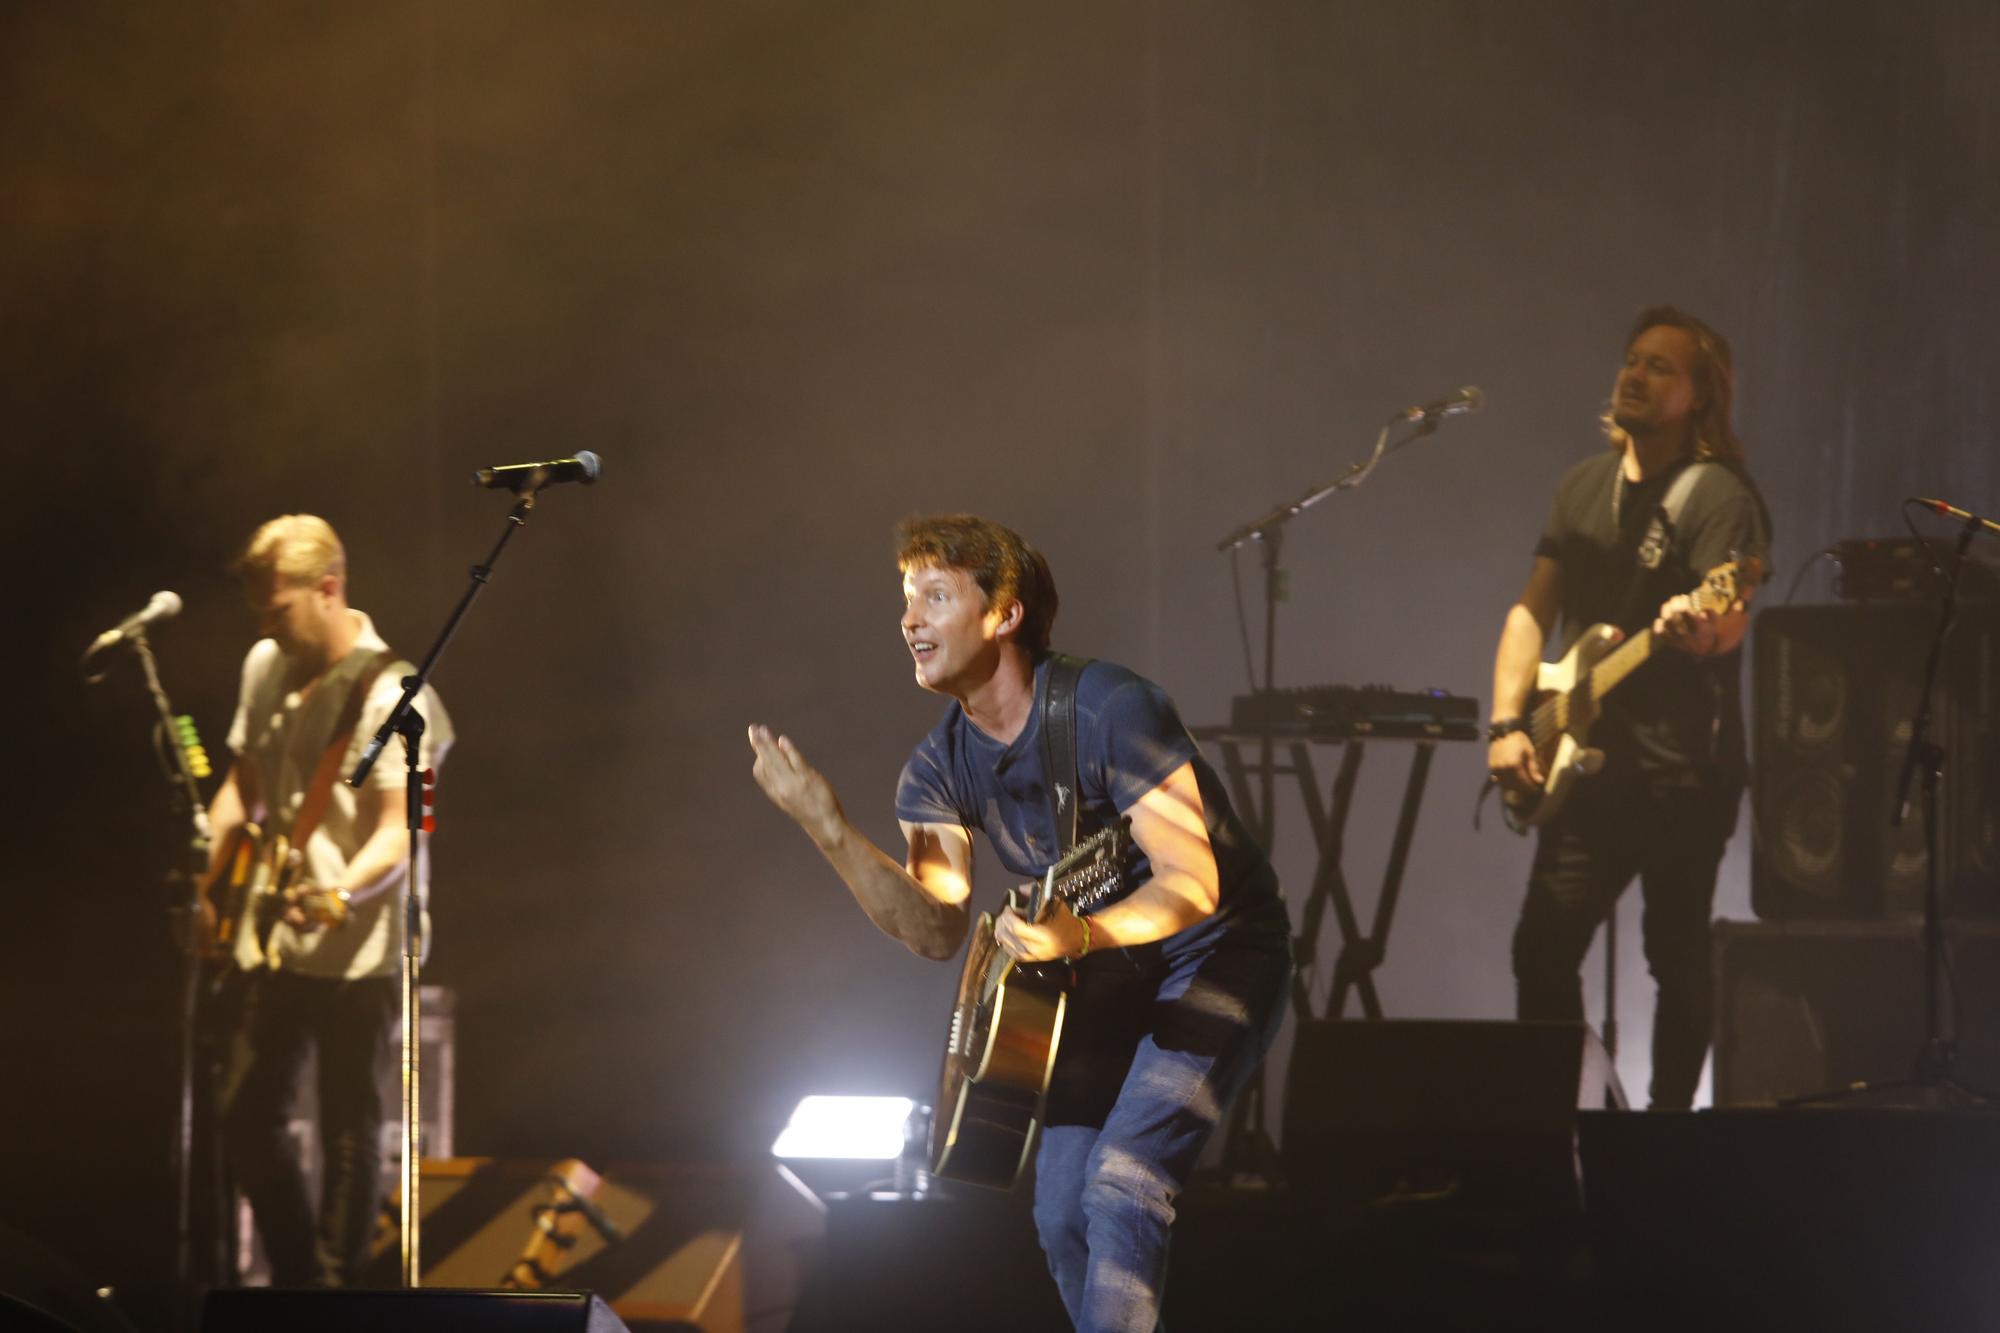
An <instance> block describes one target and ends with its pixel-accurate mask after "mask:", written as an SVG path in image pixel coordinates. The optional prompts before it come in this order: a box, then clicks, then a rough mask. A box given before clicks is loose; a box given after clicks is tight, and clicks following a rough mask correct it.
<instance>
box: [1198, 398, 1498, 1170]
mask: <svg viewBox="0 0 2000 1333" xmlns="http://www.w3.org/2000/svg"><path fill="white" fill-rule="evenodd" d="M1483 402H1484V395H1482V394H1481V393H1480V391H1479V390H1478V389H1474V388H1470V387H1468V388H1464V389H1460V390H1459V391H1458V392H1457V393H1456V394H1454V395H1452V396H1451V397H1450V398H1446V399H1443V400H1442V401H1440V402H1437V403H1432V404H1429V405H1427V406H1424V407H1413V408H1410V409H1409V410H1407V411H1404V412H1399V413H1397V414H1396V415H1395V416H1393V417H1391V418H1389V420H1388V421H1387V422H1385V423H1384V424H1383V426H1382V430H1381V433H1380V434H1378V435H1377V436H1376V437H1375V447H1374V448H1373V449H1372V450H1371V451H1370V452H1369V455H1368V457H1367V458H1365V459H1363V460H1362V461H1361V462H1359V463H1355V464H1353V465H1351V466H1350V467H1348V469H1347V470H1346V471H1345V472H1343V473H1341V474H1340V475H1339V476H1338V477H1335V478H1334V479H1333V480H1331V481H1328V482H1323V483H1321V484H1320V485H1317V486H1313V487H1311V488H1309V489H1308V490H1307V491H1306V492H1305V493H1304V494H1303V495H1301V496H1299V498H1298V499H1296V500H1292V501H1290V502H1288V503H1285V504H1280V505H1278V506H1277V507H1276V508H1274V509H1272V510H1270V511H1269V512H1268V513H1265V514H1263V515H1261V516H1260V517H1258V518H1254V519H1252V520H1250V521H1249V522H1248V523H1245V524H1243V525H1242V526H1241V527H1239V528H1237V529H1236V530H1235V531H1234V532H1232V533H1230V534H1229V535H1228V536H1226V537H1224V538H1223V539H1222V540H1221V541H1219V542H1217V543H1216V544H1215V549H1216V550H1218V551H1229V552H1234V551H1236V550H1238V549H1239V548H1241V547H1242V546H1244V545H1245V544H1246V543H1249V542H1256V543H1257V544H1258V551H1259V555H1260V560H1261V563H1262V565H1263V568H1264V679H1263V684H1262V685H1261V687H1259V688H1261V690H1262V691H1263V693H1265V694H1272V693H1275V692H1276V689H1277V657H1278V603H1279V602H1281V601H1283V600H1284V596H1285V578H1284V571H1283V570H1282V569H1281V568H1279V566H1278V553H1279V552H1280V551H1281V550H1282V549H1283V547H1284V538H1285V524H1287V523H1289V522H1291V520H1292V519H1294V518H1296V517H1297V516H1298V515H1300V514H1302V513H1304V512H1305V511H1306V510H1308V509H1310V508H1312V506H1314V505H1316V504H1318V503H1319V502H1320V501H1321V500H1324V499H1325V498H1326V497H1327V496H1329V495H1332V494H1333V493H1334V492H1335V491H1349V490H1353V489H1355V488H1356V487H1358V486H1360V485H1361V484H1362V483H1363V482H1365V481H1367V480H1368V478H1369V476H1370V474H1372V473H1373V472H1374V471H1375V468H1376V465H1377V464H1379V463H1380V462H1381V461H1382V460H1383V458H1385V457H1387V456H1388V455H1389V454H1391V453H1394V452H1395V451H1396V450H1398V449H1401V448H1402V447H1403V446H1404V445H1406V444H1411V443H1413V442H1415V441H1417V440H1420V439H1422V438H1423V437H1424V436H1426V435H1430V434H1432V433H1433V432H1435V431H1436V430H1437V428H1438V423H1439V422H1440V421H1442V420H1443V419H1444V418H1445V417H1447V416H1452V415H1455V414H1457V413H1460V412H1476V411H1478V410H1479V407H1480V406H1481V404H1482V403H1483ZM1412 423H1413V424H1414V425H1415V429H1414V430H1412V431H1410V433H1409V434H1407V435H1405V436H1404V437H1403V438H1402V439H1399V440H1394V441H1391V440H1390V438H1389V436H1390V433H1391V432H1393V431H1394V430H1395V429H1396V427H1397V426H1399V425H1403V424H1412ZM1245 652H1246V653H1247V652H1248V647H1247V645H1246V647H1245ZM1276 745H1277V713H1276V710H1275V709H1269V708H1267V709H1265V710H1264V718H1263V725H1262V726H1261V727H1260V728H1259V735H1258V740H1257V768H1258V806H1259V808H1258V809H1257V810H1255V811H1253V812H1252V815H1253V819H1252V829H1253V831H1254V832H1255V833H1256V835H1257V838H1258V841H1259V842H1261V843H1262V844H1263V846H1264V850H1265V854H1266V855H1269V854H1270V850H1271V844H1272V837H1273V834H1274V833H1275V831H1276V827H1277V801H1276V798H1275V794H1276V783H1277V763H1276V753H1275V752H1276ZM1308 943H1310V942H1308ZM1307 1016H1308V1015H1304V1014H1302V1015H1301V1016H1300V1017H1301V1018H1304V1017H1307ZM1276 1156H1277V1152H1276V1149H1275V1148H1274V1147H1273V1145H1272V1143H1271V1138H1270V1134H1269V1132H1268V1131H1267V1130H1266V1128H1265V1122H1264V1084H1263V1080H1262V1079H1261V1078H1253V1079H1252V1080H1251V1081H1250V1083H1249V1084H1248V1085H1247V1086H1246V1087H1245V1088H1244V1089H1243V1095H1242V1097H1241V1098H1240V1099H1239V1100H1238V1101H1237V1103H1236V1109H1235V1112H1234V1113H1233V1114H1232V1116H1231V1117H1230V1124H1229V1130H1228V1133H1227V1135H1226V1136H1225V1138H1224V1142H1223V1149H1222V1161H1223V1166H1224V1169H1225V1170H1234V1169H1237V1168H1239V1167H1241V1168H1246V1169H1248V1170H1250V1171H1251V1172H1253V1173H1257V1174H1267V1172H1266V1168H1267V1166H1268V1165H1269V1164H1270V1163H1271V1162H1273V1161H1274V1160H1275V1159H1276ZM1246 1157H1247V1158H1248V1159H1249V1160H1248V1161H1245V1160H1243V1159H1245V1158H1246Z"/></svg>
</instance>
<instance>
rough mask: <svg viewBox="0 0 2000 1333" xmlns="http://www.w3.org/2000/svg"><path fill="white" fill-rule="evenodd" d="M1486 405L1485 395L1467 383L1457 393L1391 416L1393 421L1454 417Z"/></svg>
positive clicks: (1407, 408) (1426, 420)
mask: <svg viewBox="0 0 2000 1333" xmlns="http://www.w3.org/2000/svg"><path fill="white" fill-rule="evenodd" d="M1485 405H1486V395H1485V394H1483V393H1481V392H1480V391H1479V390H1478V389H1476V388H1474V387H1473V386H1472V385H1470V384H1468V385H1466V386H1465V387H1464V388H1463V389H1460V390H1459V391H1458V392H1457V393H1455V394H1452V395H1450V396H1449V397H1446V398H1440V399H1438V400H1437V401H1436V402H1434V403H1424V404H1422V405H1421V406H1419V407H1406V408H1404V409H1403V410H1402V411H1400V412H1398V413H1397V414H1396V415H1395V416H1394V417H1392V418H1391V420H1393V421H1424V422H1430V421H1436V420H1438V419H1439V418H1440V417H1455V416H1460V415H1462V414H1464V413H1467V412H1477V411H1478V410H1479V409H1480V408H1482V407H1484V406H1485Z"/></svg>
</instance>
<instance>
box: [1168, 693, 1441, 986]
mask: <svg viewBox="0 0 2000 1333" xmlns="http://www.w3.org/2000/svg"><path fill="white" fill-rule="evenodd" d="M1195 734H1196V736H1197V737H1201V738H1204V739H1209V740H1213V741H1214V742H1215V743H1216V745H1217V746H1218V748H1220V750H1221V752H1222V764H1223V773H1224V775H1225V776H1226V777H1227V779H1228V782H1229V789H1230V796H1231V799H1233V800H1234V801H1235V802H1236V803H1237V806H1238V808H1239V809H1242V810H1244V811H1245V812H1247V813H1249V814H1250V816H1251V819H1250V823H1251V827H1252V828H1254V829H1255V830H1256V831H1257V834H1258V836H1259V837H1260V838H1261V839H1263V841H1264V844H1265V845H1266V846H1269V845H1270V839H1271V833H1272V830H1273V829H1274V828H1275V827H1276V824H1275V811H1274V810H1273V809H1272V808H1271V806H1270V805H1268V804H1259V803H1258V802H1257V801H1255V800H1254V799H1253V798H1252V794H1251V788H1250V768H1249V766H1248V765H1247V764H1246V763H1245V762H1244V757H1243V748H1242V747H1243V746H1244V745H1245V744H1248V743H1254V742H1256V741H1257V739H1258V738H1257V737H1255V736H1248V735H1245V734H1243V733H1241V732H1232V731H1227V730H1222V729H1217V728H1204V729H1202V730H1200V731H1197V732H1196V733H1195ZM1315 744H1338V745H1341V746H1343V752H1342V754H1341V758H1340V769H1339V771H1338V772H1337V773H1336V774H1335V776H1334V779H1333V786H1332V789H1331V793H1330V803H1329V797H1328V796H1326V795H1323V794H1322V789H1321V784H1320V778H1319V774H1318V771H1317V768H1316V767H1315V765H1314V764H1313V760H1312V746H1313V745H1315ZM1412 744H1413V746H1414V752H1413V753H1412V755H1411V758H1410V768H1409V773H1408V775H1407V776H1406V777H1405V779H1404V782H1403V803H1402V808H1401V810H1400V811H1399V812H1398V814H1397V816H1396V832H1395V836H1394V838H1393V839H1392V840H1391V842H1390V845H1389V860H1388V864H1387V866H1386V867H1385V869H1384V871H1383V875H1382V892H1381V894H1380V896H1379V897H1377V898H1376V900H1375V913H1374V918H1373V920H1372V921H1371V922H1370V923H1369V927H1368V933H1367V934H1366V935H1364V934H1362V933H1361V918H1360V915H1359V913H1357V912H1356V910H1355V907H1354V895H1353V892H1352V890H1351V889H1350V888H1349V886H1348V882H1347V875H1346V872H1345V871H1343V870H1342V869H1341V858H1342V855H1343V853H1344V851H1345V849H1346V840H1347V817H1348V814H1349V813H1350V811H1351V810H1352V808H1353V803H1354V788H1355V784H1356V782H1357V780H1358V779H1359V777H1360V774H1361V760H1362V756H1363V753H1364V745H1365V743H1364V742H1363V741H1361V740H1359V739H1349V740H1346V741H1341V740H1339V739H1337V738H1334V737H1328V738H1326V739H1325V740H1312V741H1308V740H1294V741H1290V742H1288V743H1287V744H1286V745H1285V747H1284V749H1285V753H1286V756H1287V758H1288V760H1289V762H1287V763H1282V764H1279V765H1277V766H1276V770H1275V771H1276V772H1278V773H1287V774H1291V775H1292V776H1294V777H1295V778H1296V779H1297V780H1298V787H1299V795H1300V797H1301V798H1302V800H1303V802H1304V805H1305V811H1306V820H1307V822H1308V824H1309V825H1310V826H1311V829H1312V835H1313V845H1314V847H1315V848H1316V849H1317V855H1318V863H1317V865H1316V866H1315V867H1314V870H1313V880H1312V888H1311V889H1310V890H1309V891H1308V893H1307V896H1306V901H1305V904H1304V906H1303V908H1302V909H1301V918H1300V923H1299V930H1298V933H1297V935H1296V936H1295V937H1294V940H1293V953H1294V958H1295V960H1296V961H1297V963H1298V970H1297V971H1296V972H1295V973H1294V974H1293V978H1292V1006H1293V1008H1294V1009H1295V1010H1296V1011H1297V1015H1298V1019H1299V1021H1300V1022H1302V1023H1303V1022H1310V1021H1312V1020H1314V1019H1325V1018H1341V1017H1344V1016H1345V1014H1346V1009H1347V1000H1348V996H1349V995H1350V994H1353V995H1355V996H1356V997H1358V998H1359V1000H1360V1003H1361V1014H1362V1017H1364V1018H1380V1017H1382V1000H1381V996H1380V995H1379V994H1377V992H1376V989H1375V970H1376V969H1377V968H1379V967H1381V966H1382V961H1383V959H1384V958H1385V957H1386V956H1387V952H1388V946H1389V928H1390V927H1391V926H1392V925H1393V924H1394V923H1395V918H1396V902H1397V899H1398V897H1399V896H1400V895H1401V893H1402V886H1403V869H1404V867H1405V866H1406V865H1407V864H1408V862H1409V854H1410V841H1411V839H1412V838H1413V837H1414V836H1415V834H1416V828H1417V812H1418V810H1419V809H1420V808H1421V806H1422V804H1423V796H1424V785H1425V783H1426V782H1427V780H1428V779H1429V777H1430V769H1431V758H1432V752H1433V751H1434V750H1435V749H1436V748H1437V742H1436V741H1430V740H1420V741H1414V742H1412ZM1329 906H1330V907H1331V908H1332V909H1333V919H1334V923H1335V925H1336V926H1337V927H1338V928H1339V931H1340V954H1339V956H1338V957H1337V958H1336V959H1335V960H1334V965H1333V992H1332V995H1331V996H1330V997H1329V998H1328V1001H1327V1007H1326V1009H1325V1011H1324V1012H1320V1013H1315V1012H1314V1010H1313V1003H1312V986H1311V976H1310V973H1311V970H1312V968H1313V965H1314V963H1315V962H1317V961H1318V959H1317V954H1318V950H1319V935H1320V931H1321V928H1322V926H1323V924H1324V922H1325V919H1326V911H1327V908H1328V907H1329Z"/></svg>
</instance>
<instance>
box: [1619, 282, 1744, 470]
mask: <svg viewBox="0 0 2000 1333" xmlns="http://www.w3.org/2000/svg"><path fill="white" fill-rule="evenodd" d="M1661 327H1665V328H1670V329H1680V330H1681V331H1682V332H1684V333H1686V334H1687V335H1688V337H1690V338H1692V339H1693V340H1694V368H1693V375H1694V388H1695V392H1696V393H1697V394H1698V395H1700V397H1701V404H1702V405H1701V406H1700V407H1699V408H1697V409H1696V410H1695V414H1694V456H1695V457H1696V458H1697V459H1701V460H1711V459H1712V460H1714V461H1717V462H1722V463H1740V462H1742V461H1743V441H1742V440H1741V439H1739V438H1737V435H1736V427H1735V425H1734V424H1732V422H1731V419H1730V418H1731V414H1732V412H1733V410H1734V408H1735V402H1736V361H1735V358H1734V357H1733V356H1732V355H1731V353H1730V350H1729V339H1727V338H1725V337H1723V336H1722V335H1721V334H1719V333H1717V332H1716V331H1715V330H1714V329H1712V328H1710V327H1709V326H1708V325H1707V324H1705V323H1703V322H1702V321H1701V320H1699V319H1696V318H1695V317H1694V316H1693V315H1690V314H1689V313H1688V312H1687V311H1685V310H1682V309H1680V308H1678V307H1677V306H1670V305H1656V306H1648V307H1646V309H1644V310H1641V311H1640V312H1639V318H1638V319H1636V320H1634V321H1633V322H1632V332H1631V333H1630V334H1628V335H1627V336H1626V338H1625V347H1626V349H1627V350H1628V351H1629V350H1630V349H1631V346H1632V344H1633V343H1635V342H1637V341H1639V335H1640V334H1642V333H1644V332H1645V331H1646V330H1647V329H1655V328H1661ZM1598 419H1599V420H1600V421H1601V422H1603V424H1604V434H1605V437H1606V438H1607V439H1609V440H1610V441H1611V447H1612V448H1614V449H1620V450H1622V449H1624V447H1625V445H1626V442H1627V438H1628V437H1627V436H1626V434H1625V432H1624V430H1623V429H1621V428H1620V427H1619V425H1618V423H1617V422H1616V421H1615V420H1613V419H1612V409H1611V408H1609V407H1607V408H1605V409H1604V415H1603V416H1602V417H1600V418H1598Z"/></svg>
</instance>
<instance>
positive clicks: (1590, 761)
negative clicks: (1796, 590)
mask: <svg viewBox="0 0 2000 1333" xmlns="http://www.w3.org/2000/svg"><path fill="white" fill-rule="evenodd" d="M1763 577H1764V562H1763V561H1762V560H1761V559H1759V558H1758V557H1756V556H1744V557H1742V558H1740V559H1732V560H1730V561H1728V562H1727V563H1726V564H1720V565H1717V566H1716V567H1715V568H1714V569H1711V570H1709V571H1708V573H1706V574H1704V575H1703V576H1702V580H1701V582H1700V583H1699V584H1697V585H1696V586H1695V587H1694V588H1693V589H1692V590H1690V591H1689V593H1688V600H1689V603H1690V604H1691V606H1692V607H1693V609H1694V610H1696V611H1699V612H1707V613H1710V614H1713V615H1718V616H1719V615H1725V614H1728V613H1729V612H1731V611H1736V610H1741V609H1742V608H1743V607H1744V606H1745V605H1746V604H1747V603H1748V599H1749V593H1748V591H1747V590H1748V589H1751V588H1754V587H1756V585H1757V584H1758V583H1759V582H1761V581H1762V580H1763ZM1653 646H1654V645H1653V631H1652V629H1651V628H1650V627H1648V628H1645V629H1641V630H1639V631H1638V632H1637V633H1635V634H1632V635H1631V636H1629V637H1628V636H1627V635H1626V634H1625V633H1624V632H1623V631H1622V630H1620V629H1619V628H1618V627H1617V626H1615V625H1592V626H1591V627H1590V628H1589V629H1587V630H1585V631H1584V632H1583V634H1582V636H1581V637H1580V638H1578V639H1577V641H1576V643H1575V645H1574V646H1573V647H1571V648H1570V650H1569V651H1568V652H1567V653H1565V654H1563V658H1562V660H1561V661H1560V662H1545V663H1543V664H1542V666H1541V669H1540V670H1539V671H1538V672H1537V673H1536V676H1535V692H1534V696H1533V697H1532V698H1531V699H1530V700H1529V701H1528V707H1527V710H1526V713H1525V715H1524V716H1525V719H1526V723H1527V725H1526V727H1525V730H1526V732H1527V735H1528V739H1529V741H1530V742H1531V743H1532V744H1533V745H1534V747H1535V758H1536V760H1537V761H1538V762H1539V763H1540V764H1541V767H1542V774H1543V779H1542V786H1541V789H1540V790H1539V791H1531V792H1517V791H1511V790H1510V791H1507V792H1505V793H1504V795H1503V800H1502V806H1503V812H1504V813H1505V815H1506V817H1507V822H1508V824H1510V825H1512V826H1513V828H1514V831H1515V832H1517V833H1526V832H1527V831H1528V830H1529V829H1531V828H1534V827H1536V826H1537V825H1540V824H1546V823H1548V822H1549V820H1551V819H1553V818H1555V814H1556V812H1557V811H1558V810H1560V809H1562V807H1563V802H1564V801H1566V800H1567V799H1568V798H1569V794H1570V789H1571V788H1572V787H1574V786H1575V785H1576V782H1577V780H1578V779H1579V778H1587V777H1589V776H1591V775H1592V774H1594V773H1596V772H1597V771H1598V770H1599V769H1601V768H1602V767H1604V752H1603V751H1602V750H1596V749H1592V748H1591V745H1590V727H1591V724H1592V723H1593V722H1595V721H1597V717H1598V712H1599V709H1600V707H1601V705H1602V702H1603V700H1604V696H1606V695H1607V694H1609V693H1611V691H1613V690H1615V689H1617V688H1618V686H1619V684H1620V683H1621V682H1622V681H1624V680H1625V678H1626V677H1628V676H1630V675H1631V674H1632V673H1633V672H1634V671H1637V670H1638V669H1639V668H1640V667H1642V666H1644V665H1645V664H1646V662H1647V660H1648V659H1649V658H1650V657H1651V656H1652V655H1653Z"/></svg>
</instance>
